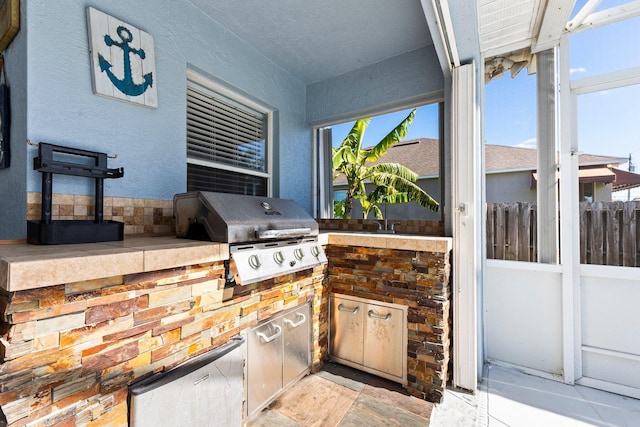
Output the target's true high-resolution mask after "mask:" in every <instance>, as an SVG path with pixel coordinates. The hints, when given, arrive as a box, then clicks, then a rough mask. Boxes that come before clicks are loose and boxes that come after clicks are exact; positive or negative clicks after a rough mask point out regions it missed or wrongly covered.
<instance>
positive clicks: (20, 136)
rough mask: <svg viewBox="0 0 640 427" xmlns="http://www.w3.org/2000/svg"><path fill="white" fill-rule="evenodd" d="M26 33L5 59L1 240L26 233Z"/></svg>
mask: <svg viewBox="0 0 640 427" xmlns="http://www.w3.org/2000/svg"><path fill="white" fill-rule="evenodd" d="M20 9H21V10H20V12H21V13H20V17H21V23H20V27H21V28H24V27H25V13H24V12H25V9H26V2H20ZM26 48H27V36H26V32H25V31H19V32H18V34H17V35H16V37H15V38H14V39H13V41H12V42H11V44H10V45H9V47H7V48H6V49H5V50H4V52H2V54H3V56H4V58H5V70H6V72H7V83H8V85H9V91H10V95H11V121H12V123H11V135H10V144H11V154H10V156H11V164H10V166H9V168H7V169H0V240H9V239H21V238H23V237H24V235H25V234H26V232H27V231H26V228H27V225H26V217H27V192H26V189H25V185H26V179H27V159H26V156H27V144H26V142H25V141H26V139H27V118H26V117H27V112H26V94H27V57H26V55H25V52H26Z"/></svg>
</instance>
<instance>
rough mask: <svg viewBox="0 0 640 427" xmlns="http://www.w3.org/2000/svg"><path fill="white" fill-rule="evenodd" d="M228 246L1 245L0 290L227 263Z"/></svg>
mask: <svg viewBox="0 0 640 427" xmlns="http://www.w3.org/2000/svg"><path fill="white" fill-rule="evenodd" d="M228 257H229V247H228V245H227V244H226V243H218V242H206V241H196V240H187V239H178V238H176V237H131V238H125V240H123V241H117V242H101V243H84V244H76V245H30V244H26V243H18V244H11V245H0V288H1V289H4V290H5V291H9V292H15V291H21V290H27V289H35V288H42V287H46V286H52V285H58V284H62V283H69V282H77V281H82V280H92V279H99V278H103V277H111V276H118V275H124V274H135V273H142V272H149V271H156V270H163V269H168V268H175V267H181V266H185V265H191V264H199V263H207V262H215V261H219V260H222V259H228Z"/></svg>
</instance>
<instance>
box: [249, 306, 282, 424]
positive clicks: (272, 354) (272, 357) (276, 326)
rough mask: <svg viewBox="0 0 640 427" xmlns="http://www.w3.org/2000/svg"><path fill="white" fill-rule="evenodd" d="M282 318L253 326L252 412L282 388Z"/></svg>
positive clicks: (251, 355)
mask: <svg viewBox="0 0 640 427" xmlns="http://www.w3.org/2000/svg"><path fill="white" fill-rule="evenodd" d="M282 339H283V338H282V319H281V318H277V319H274V320H272V321H270V322H268V323H265V324H264V325H262V326H260V327H258V328H256V329H253V330H251V331H250V332H249V336H248V339H247V341H248V345H249V347H248V356H247V383H248V384H250V387H248V390H247V410H248V413H249V414H252V413H253V412H254V411H255V410H256V409H258V408H259V407H260V406H261V405H262V404H263V403H264V402H266V401H267V400H269V399H271V398H272V397H273V396H274V395H275V394H276V393H278V392H279V391H280V390H281V389H282Z"/></svg>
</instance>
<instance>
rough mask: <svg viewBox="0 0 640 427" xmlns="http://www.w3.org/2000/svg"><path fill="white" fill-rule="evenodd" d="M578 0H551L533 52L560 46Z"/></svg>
mask: <svg viewBox="0 0 640 427" xmlns="http://www.w3.org/2000/svg"><path fill="white" fill-rule="evenodd" d="M575 3H576V0H549V1H548V2H547V7H546V9H545V11H544V17H543V18H542V25H541V26H540V31H539V32H538V38H537V40H536V42H535V44H534V45H533V47H532V49H531V51H532V53H536V52H541V51H543V50H547V49H551V48H553V47H556V46H558V44H559V41H560V36H561V35H562V33H563V31H564V29H565V27H566V26H567V21H568V20H569V16H571V11H572V10H573V7H574V5H575Z"/></svg>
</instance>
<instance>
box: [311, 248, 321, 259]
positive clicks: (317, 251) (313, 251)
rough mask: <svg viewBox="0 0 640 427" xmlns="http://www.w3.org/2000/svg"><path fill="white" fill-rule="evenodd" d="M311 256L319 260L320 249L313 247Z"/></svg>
mask: <svg viewBox="0 0 640 427" xmlns="http://www.w3.org/2000/svg"><path fill="white" fill-rule="evenodd" d="M311 255H313V256H314V257H316V258H318V255H320V248H318V247H317V246H312V247H311Z"/></svg>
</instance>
